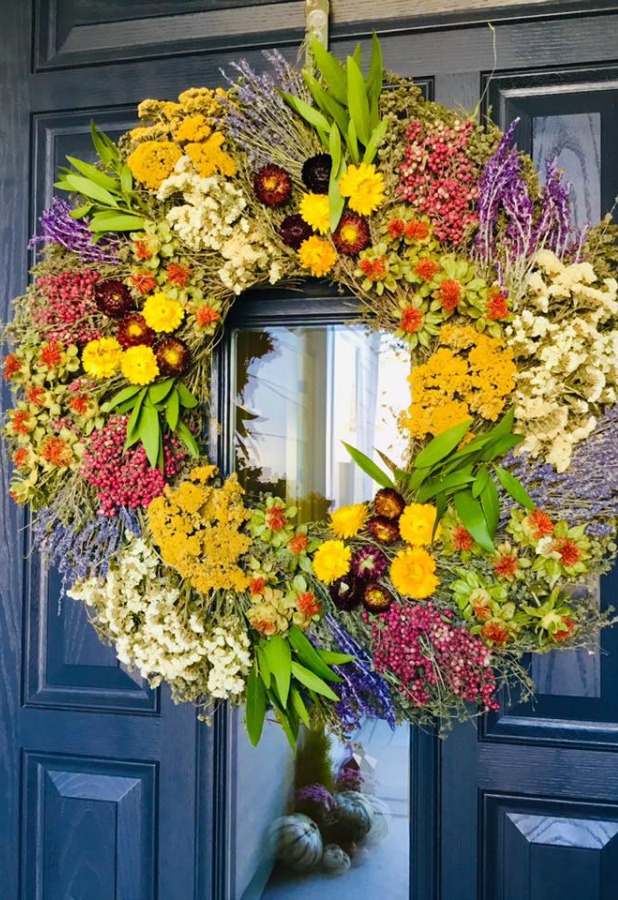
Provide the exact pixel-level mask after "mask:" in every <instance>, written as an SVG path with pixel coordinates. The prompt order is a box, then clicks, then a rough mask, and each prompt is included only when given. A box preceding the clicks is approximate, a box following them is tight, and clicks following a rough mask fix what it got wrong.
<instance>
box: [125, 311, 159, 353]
mask: <svg viewBox="0 0 618 900" xmlns="http://www.w3.org/2000/svg"><path fill="white" fill-rule="evenodd" d="M116 338H117V340H118V343H119V344H120V346H121V347H122V348H123V349H124V350H128V349H129V347H137V346H138V344H146V346H148V347H150V346H151V345H152V343H153V341H154V339H155V333H154V331H153V330H152V328H149V327H148V325H147V324H146V319H145V318H144V317H143V316H142V315H140V314H139V313H132V315H130V316H126V317H125V318H124V319H121V320H120V322H119V323H118V331H117V332H116Z"/></svg>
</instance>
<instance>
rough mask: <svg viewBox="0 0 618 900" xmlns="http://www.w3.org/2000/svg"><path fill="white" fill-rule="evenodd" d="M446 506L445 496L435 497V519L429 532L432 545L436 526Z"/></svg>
mask: <svg viewBox="0 0 618 900" xmlns="http://www.w3.org/2000/svg"><path fill="white" fill-rule="evenodd" d="M447 506H448V502H447V499H446V494H438V496H437V497H436V518H435V519H434V523H433V528H432V530H431V543H432V544H433V539H434V538H435V536H436V532H437V530H438V525H439V524H440V521H441V519H442V517H443V516H444V513H445V512H446V508H447Z"/></svg>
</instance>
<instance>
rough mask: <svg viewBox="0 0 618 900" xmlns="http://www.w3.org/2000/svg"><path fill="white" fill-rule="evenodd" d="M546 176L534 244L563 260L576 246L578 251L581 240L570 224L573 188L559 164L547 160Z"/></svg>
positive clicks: (571, 222)
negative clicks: (550, 251)
mask: <svg viewBox="0 0 618 900" xmlns="http://www.w3.org/2000/svg"><path fill="white" fill-rule="evenodd" d="M545 172H546V175H545V187H544V188H543V196H542V198H541V215H540V218H539V220H538V222H537V224H536V227H535V244H536V246H538V247H545V248H547V249H548V250H552V251H553V252H554V253H555V254H556V256H558V257H559V258H560V259H562V257H563V256H565V255H566V254H567V253H568V252H570V251H571V250H573V249H576V248H577V247H578V246H579V248H581V245H582V243H583V239H582V238H583V236H582V235H581V234H580V232H579V229H577V228H576V227H575V224H574V222H573V205H572V203H571V188H572V185H571V184H570V183H569V182H568V181H566V179H565V178H564V173H563V172H562V170H561V169H560V167H559V166H558V161H557V160H556V159H551V160H548V162H547V163H546V166H545ZM580 252H581V251H580Z"/></svg>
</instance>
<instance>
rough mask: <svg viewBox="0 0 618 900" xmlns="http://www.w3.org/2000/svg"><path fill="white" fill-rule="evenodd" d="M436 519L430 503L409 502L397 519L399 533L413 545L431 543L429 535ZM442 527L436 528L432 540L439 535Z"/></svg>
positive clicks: (433, 507) (419, 545) (433, 508)
mask: <svg viewBox="0 0 618 900" xmlns="http://www.w3.org/2000/svg"><path fill="white" fill-rule="evenodd" d="M435 521H436V508H435V506H432V505H431V504H430V503H411V504H410V505H409V506H406V508H405V509H404V511H403V513H402V514H401V518H400V519H399V533H400V534H401V536H402V538H403V539H404V541H407V543H408V544H412V545H413V546H415V547H422V546H423V545H426V544H431V535H432V532H433V526H434V522H435ZM441 531H442V528H441V526H440V525H438V527H437V528H436V533H435V535H434V540H437V539H438V538H439V537H440V532H441Z"/></svg>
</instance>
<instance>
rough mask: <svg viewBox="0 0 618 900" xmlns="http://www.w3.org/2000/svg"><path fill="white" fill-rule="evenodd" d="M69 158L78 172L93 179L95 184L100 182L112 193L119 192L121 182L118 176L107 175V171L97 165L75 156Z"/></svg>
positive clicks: (100, 184)
mask: <svg viewBox="0 0 618 900" xmlns="http://www.w3.org/2000/svg"><path fill="white" fill-rule="evenodd" d="M67 160H68V161H69V162H70V163H71V165H72V166H73V167H74V168H75V169H77V171H78V172H81V174H82V175H85V176H86V178H87V179H88V180H89V181H93V182H94V183H95V184H98V185H99V187H102V188H103V189H104V190H106V191H110V192H111V193H117V192H118V188H119V186H120V184H119V182H118V179H117V178H112V177H111V175H106V174H105V172H101V170H100V169H97V167H96V166H92V165H91V164H90V163H87V162H83V161H82V160H81V159H76V157H74V156H67Z"/></svg>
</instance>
